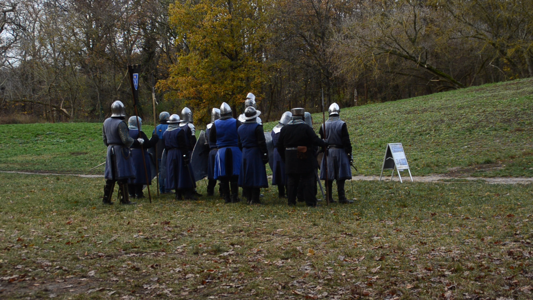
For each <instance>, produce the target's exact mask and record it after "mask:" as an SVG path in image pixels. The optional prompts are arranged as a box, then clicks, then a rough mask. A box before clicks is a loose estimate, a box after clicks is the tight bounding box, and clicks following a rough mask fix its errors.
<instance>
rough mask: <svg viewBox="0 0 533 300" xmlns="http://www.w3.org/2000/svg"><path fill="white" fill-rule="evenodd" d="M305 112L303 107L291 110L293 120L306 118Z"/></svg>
mask: <svg viewBox="0 0 533 300" xmlns="http://www.w3.org/2000/svg"><path fill="white" fill-rule="evenodd" d="M304 112H305V110H304V109H303V108H301V107H296V108H293V109H291V113H292V118H293V119H294V118H298V119H302V118H303V117H304Z"/></svg>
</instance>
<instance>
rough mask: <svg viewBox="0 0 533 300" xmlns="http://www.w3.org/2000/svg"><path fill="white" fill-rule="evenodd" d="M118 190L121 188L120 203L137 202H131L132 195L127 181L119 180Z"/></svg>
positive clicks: (129, 203) (130, 203)
mask: <svg viewBox="0 0 533 300" xmlns="http://www.w3.org/2000/svg"><path fill="white" fill-rule="evenodd" d="M118 190H119V197H120V204H124V205H132V204H136V203H135V202H131V201H130V195H129V193H128V184H127V183H125V182H122V183H121V182H119V183H118Z"/></svg>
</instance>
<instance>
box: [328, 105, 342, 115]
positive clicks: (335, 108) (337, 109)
mask: <svg viewBox="0 0 533 300" xmlns="http://www.w3.org/2000/svg"><path fill="white" fill-rule="evenodd" d="M340 112H341V108H340V107H339V105H338V104H337V103H333V104H331V105H330V106H329V109H328V113H329V115H330V116H331V115H338V114H339V113H340Z"/></svg>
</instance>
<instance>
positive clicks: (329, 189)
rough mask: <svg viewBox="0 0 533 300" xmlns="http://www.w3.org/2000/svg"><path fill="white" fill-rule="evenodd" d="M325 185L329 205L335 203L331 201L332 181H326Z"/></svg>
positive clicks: (333, 200)
mask: <svg viewBox="0 0 533 300" xmlns="http://www.w3.org/2000/svg"><path fill="white" fill-rule="evenodd" d="M326 185H327V188H328V197H329V202H330V203H336V202H337V201H335V199H333V180H328V181H326Z"/></svg>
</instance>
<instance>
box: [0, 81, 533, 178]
mask: <svg viewBox="0 0 533 300" xmlns="http://www.w3.org/2000/svg"><path fill="white" fill-rule="evenodd" d="M341 117H342V119H344V120H345V121H346V122H347V123H348V125H349V131H350V136H351V139H352V142H353V145H354V157H355V164H356V166H357V168H358V169H359V174H363V175H379V173H380V170H381V164H382V162H383V156H384V154H385V147H386V145H387V143H395V142H399V143H402V144H403V145H404V149H405V152H406V155H407V159H408V161H409V164H410V167H411V171H412V173H413V175H426V174H448V175H452V176H463V175H469V176H483V177H493V176H525V177H533V141H532V138H531V137H532V136H533V79H525V80H516V81H510V82H504V83H498V84H490V85H484V86H478V87H472V88H468V89H462V90H456V91H451V92H444V93H438V94H433V95H429V96H424V97H416V98H411V99H405V100H400V101H395V102H387V103H380V104H372V105H365V106H360V107H353V108H344V109H343V108H341ZM313 119H314V120H315V129H318V126H319V124H318V123H317V122H319V121H321V120H322V114H315V115H313ZM276 123H277V122H270V123H267V124H265V130H267V131H268V130H270V129H271V128H272V127H273V126H274V125H275V124H276ZM198 127H200V126H198ZM150 128H151V127H150ZM0 134H1V136H2V139H1V140H0V170H32V171H36V170H38V171H53V172H73V173H92V174H99V173H101V172H102V170H103V167H99V168H96V169H94V170H92V171H91V172H89V170H90V169H91V168H92V167H94V166H96V165H98V164H100V163H102V162H103V161H105V147H104V145H103V144H102V142H101V124H99V123H59V124H30V125H20V124H17V125H0Z"/></svg>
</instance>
